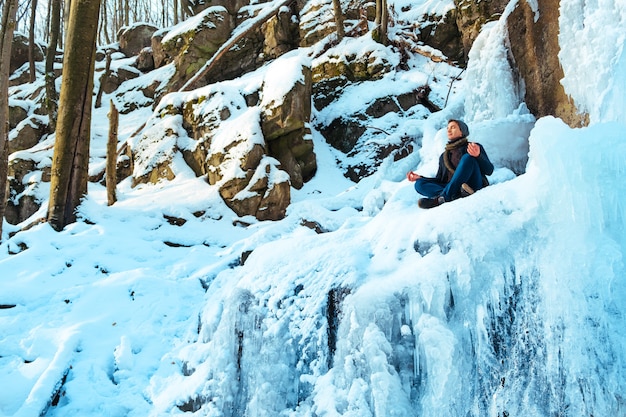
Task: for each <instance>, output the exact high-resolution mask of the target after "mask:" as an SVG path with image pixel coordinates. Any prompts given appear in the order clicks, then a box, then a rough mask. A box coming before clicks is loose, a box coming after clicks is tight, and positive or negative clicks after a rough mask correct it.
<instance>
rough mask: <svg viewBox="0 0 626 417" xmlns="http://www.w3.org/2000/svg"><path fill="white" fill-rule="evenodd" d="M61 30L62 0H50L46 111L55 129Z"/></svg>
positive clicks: (52, 127)
mask: <svg viewBox="0 0 626 417" xmlns="http://www.w3.org/2000/svg"><path fill="white" fill-rule="evenodd" d="M60 32H61V0H50V30H49V33H50V41H49V43H48V49H47V51H46V64H45V65H46V69H45V72H46V75H45V82H46V101H45V104H46V111H47V113H48V118H49V120H50V121H49V124H48V126H49V127H50V130H51V131H53V130H54V129H55V127H56V123H57V101H58V99H59V96H58V94H57V89H56V85H55V83H56V75H55V73H54V62H55V59H56V52H57V46H58V43H59V35H60Z"/></svg>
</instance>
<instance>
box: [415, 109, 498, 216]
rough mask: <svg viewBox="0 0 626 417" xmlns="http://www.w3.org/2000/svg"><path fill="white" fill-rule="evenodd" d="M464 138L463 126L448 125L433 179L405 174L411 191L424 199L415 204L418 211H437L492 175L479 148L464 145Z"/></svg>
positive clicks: (486, 183)
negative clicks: (412, 187)
mask: <svg viewBox="0 0 626 417" xmlns="http://www.w3.org/2000/svg"><path fill="white" fill-rule="evenodd" d="M467 136H469V128H468V127H467V125H466V124H465V123H464V122H462V121H461V120H454V119H452V120H450V121H448V144H447V145H446V149H445V151H444V152H443V153H442V154H441V156H440V157H439V169H438V171H437V176H436V177H435V178H427V177H422V176H421V175H419V174H417V173H415V172H413V171H409V172H408V173H407V174H406V177H407V179H408V180H409V181H411V182H413V181H415V191H417V192H418V193H420V194H421V195H424V196H426V198H420V199H419V200H418V202H417V204H418V205H419V206H420V207H421V208H432V207H437V206H439V205H441V204H443V203H445V202H447V201H452V200H454V199H457V198H459V197H465V196H468V195H470V194H473V193H474V192H475V191H477V190H480V189H481V188H483V187H485V186H486V185H488V184H489V182H488V181H487V175H491V174H492V173H493V164H492V163H491V161H490V160H489V157H488V156H487V153H486V152H485V149H484V148H483V146H482V145H481V144H480V143H474V142H468V140H467Z"/></svg>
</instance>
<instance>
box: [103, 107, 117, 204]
mask: <svg viewBox="0 0 626 417" xmlns="http://www.w3.org/2000/svg"><path fill="white" fill-rule="evenodd" d="M119 120H120V112H119V111H118V110H117V107H115V104H114V103H113V100H111V110H110V111H109V140H108V141H107V159H106V176H105V178H106V186H107V202H108V205H109V206H112V205H113V204H115V202H116V201H117V196H116V191H115V188H116V185H117V129H118V126H119Z"/></svg>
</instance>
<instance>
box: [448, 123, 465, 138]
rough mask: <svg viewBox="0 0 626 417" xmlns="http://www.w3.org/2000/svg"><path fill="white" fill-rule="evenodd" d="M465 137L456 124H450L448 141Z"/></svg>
mask: <svg viewBox="0 0 626 417" xmlns="http://www.w3.org/2000/svg"><path fill="white" fill-rule="evenodd" d="M461 136H463V134H462V133H461V129H459V125H458V124H457V123H456V122H450V123H448V140H455V139H458V138H460V137H461Z"/></svg>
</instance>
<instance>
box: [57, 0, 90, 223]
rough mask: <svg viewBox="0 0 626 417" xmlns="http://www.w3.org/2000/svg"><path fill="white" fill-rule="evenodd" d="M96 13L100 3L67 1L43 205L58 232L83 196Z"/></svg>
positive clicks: (86, 180)
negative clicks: (45, 203) (47, 198)
mask: <svg viewBox="0 0 626 417" xmlns="http://www.w3.org/2000/svg"><path fill="white" fill-rule="evenodd" d="M99 13H100V0H72V6H71V8H70V16H69V20H68V30H67V34H66V36H67V37H66V41H65V55H64V58H63V81H62V84H61V95H60V97H59V116H58V119H57V126H56V141H55V145H54V154H53V157H52V172H51V180H50V202H49V206H48V222H49V223H50V225H51V226H52V227H53V228H54V229H55V230H57V231H60V230H62V229H63V228H64V227H65V226H66V225H68V224H69V223H72V222H74V221H75V220H76V208H77V207H78V205H79V204H80V202H81V199H82V198H83V197H84V196H85V195H86V194H87V182H88V168H89V141H90V135H91V104H92V98H91V97H92V91H93V75H94V62H95V54H96V37H97V32H98V17H99Z"/></svg>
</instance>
